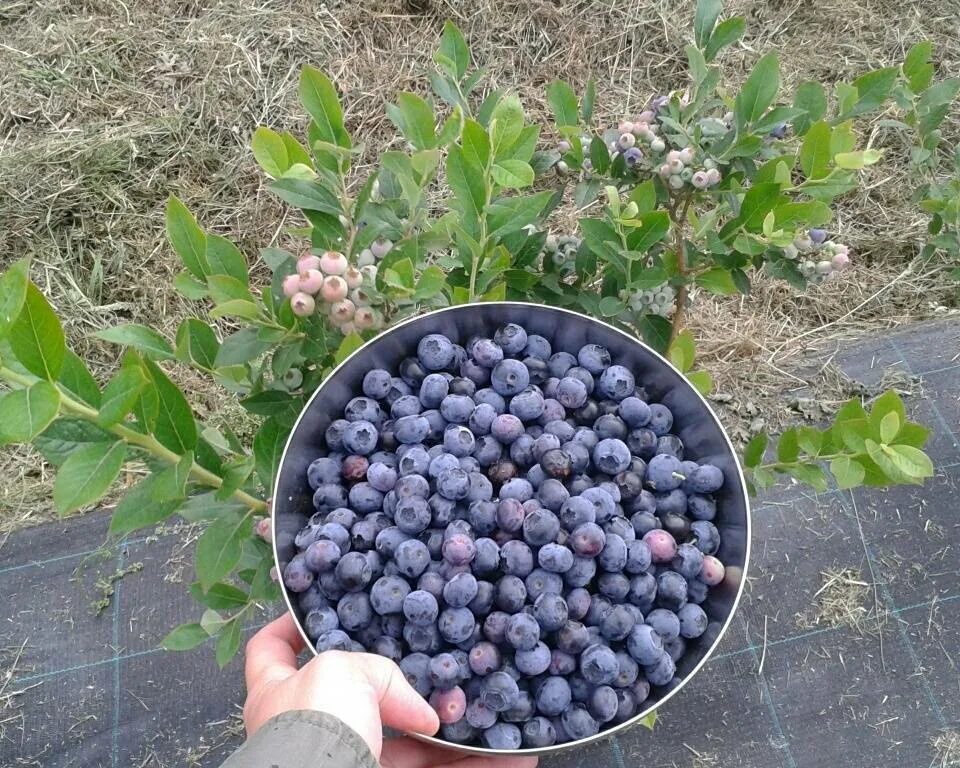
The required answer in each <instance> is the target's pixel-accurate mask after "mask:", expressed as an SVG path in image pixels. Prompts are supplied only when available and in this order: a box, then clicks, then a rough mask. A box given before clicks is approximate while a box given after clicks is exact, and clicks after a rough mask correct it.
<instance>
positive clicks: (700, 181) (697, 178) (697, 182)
mask: <svg viewBox="0 0 960 768" xmlns="http://www.w3.org/2000/svg"><path fill="white" fill-rule="evenodd" d="M690 181H691V182H692V183H693V186H695V187H696V188H697V189H703V188H704V187H706V186H707V184H709V183H710V182H709V181H708V180H707V174H706V173H704V172H703V171H697V172H696V173H694V174H693V178H691V179H690Z"/></svg>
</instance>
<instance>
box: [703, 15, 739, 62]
mask: <svg viewBox="0 0 960 768" xmlns="http://www.w3.org/2000/svg"><path fill="white" fill-rule="evenodd" d="M746 26H747V25H746V22H745V21H744V20H743V18H742V17H740V16H734V17H733V18H731V19H726V20H724V21H721V22H720V23H719V24H717V27H716V29H714V30H713V34H712V35H711V36H710V42H709V43H707V46H706V48H705V49H704V52H703V55H704V57H705V58H706V60H707V61H713V60H714V59H715V58H716V56H717V54H718V53H720V50H721V49H722V48H726V47H727V46H728V45H732V44H733V43H735V42H737V40H739V39H740V38H741V37H742V36H743V32H744V30H745V29H746Z"/></svg>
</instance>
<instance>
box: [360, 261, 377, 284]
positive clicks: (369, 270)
mask: <svg viewBox="0 0 960 768" xmlns="http://www.w3.org/2000/svg"><path fill="white" fill-rule="evenodd" d="M360 272H361V273H362V274H363V276H364V278H366V279H367V280H369V281H370V282H371V283H372V282H374V281H375V280H376V279H377V265H376V264H367V266H365V267H361V268H360Z"/></svg>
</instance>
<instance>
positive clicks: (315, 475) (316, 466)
mask: <svg viewBox="0 0 960 768" xmlns="http://www.w3.org/2000/svg"><path fill="white" fill-rule="evenodd" d="M344 428H346V425H345V426H344ZM340 466H341V462H339V461H337V460H336V459H331V458H329V457H326V456H324V457H321V458H319V459H316V460H315V461H313V462H312V463H311V464H310V466H309V467H307V483H308V484H309V485H310V488H311V489H312V490H314V491H315V490H317V488H319V487H320V486H321V485H329V484H333V483H338V482H339V481H340Z"/></svg>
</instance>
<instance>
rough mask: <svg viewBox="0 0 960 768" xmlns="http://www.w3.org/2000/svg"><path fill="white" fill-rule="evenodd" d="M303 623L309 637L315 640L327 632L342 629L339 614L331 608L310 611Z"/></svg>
mask: <svg viewBox="0 0 960 768" xmlns="http://www.w3.org/2000/svg"><path fill="white" fill-rule="evenodd" d="M303 623H304V628H305V629H306V630H307V635H309V636H310V637H311V638H313V639H316V638H318V637H320V635H322V634H324V633H325V632H330V631H331V630H333V629H339V628H340V619H339V618H338V617H337V612H336V611H335V610H334V609H333V608H330V607H329V606H328V607H324V608H317V609H315V610H313V611H310V613H308V614H307V615H306V617H305V618H304V621H303Z"/></svg>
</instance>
